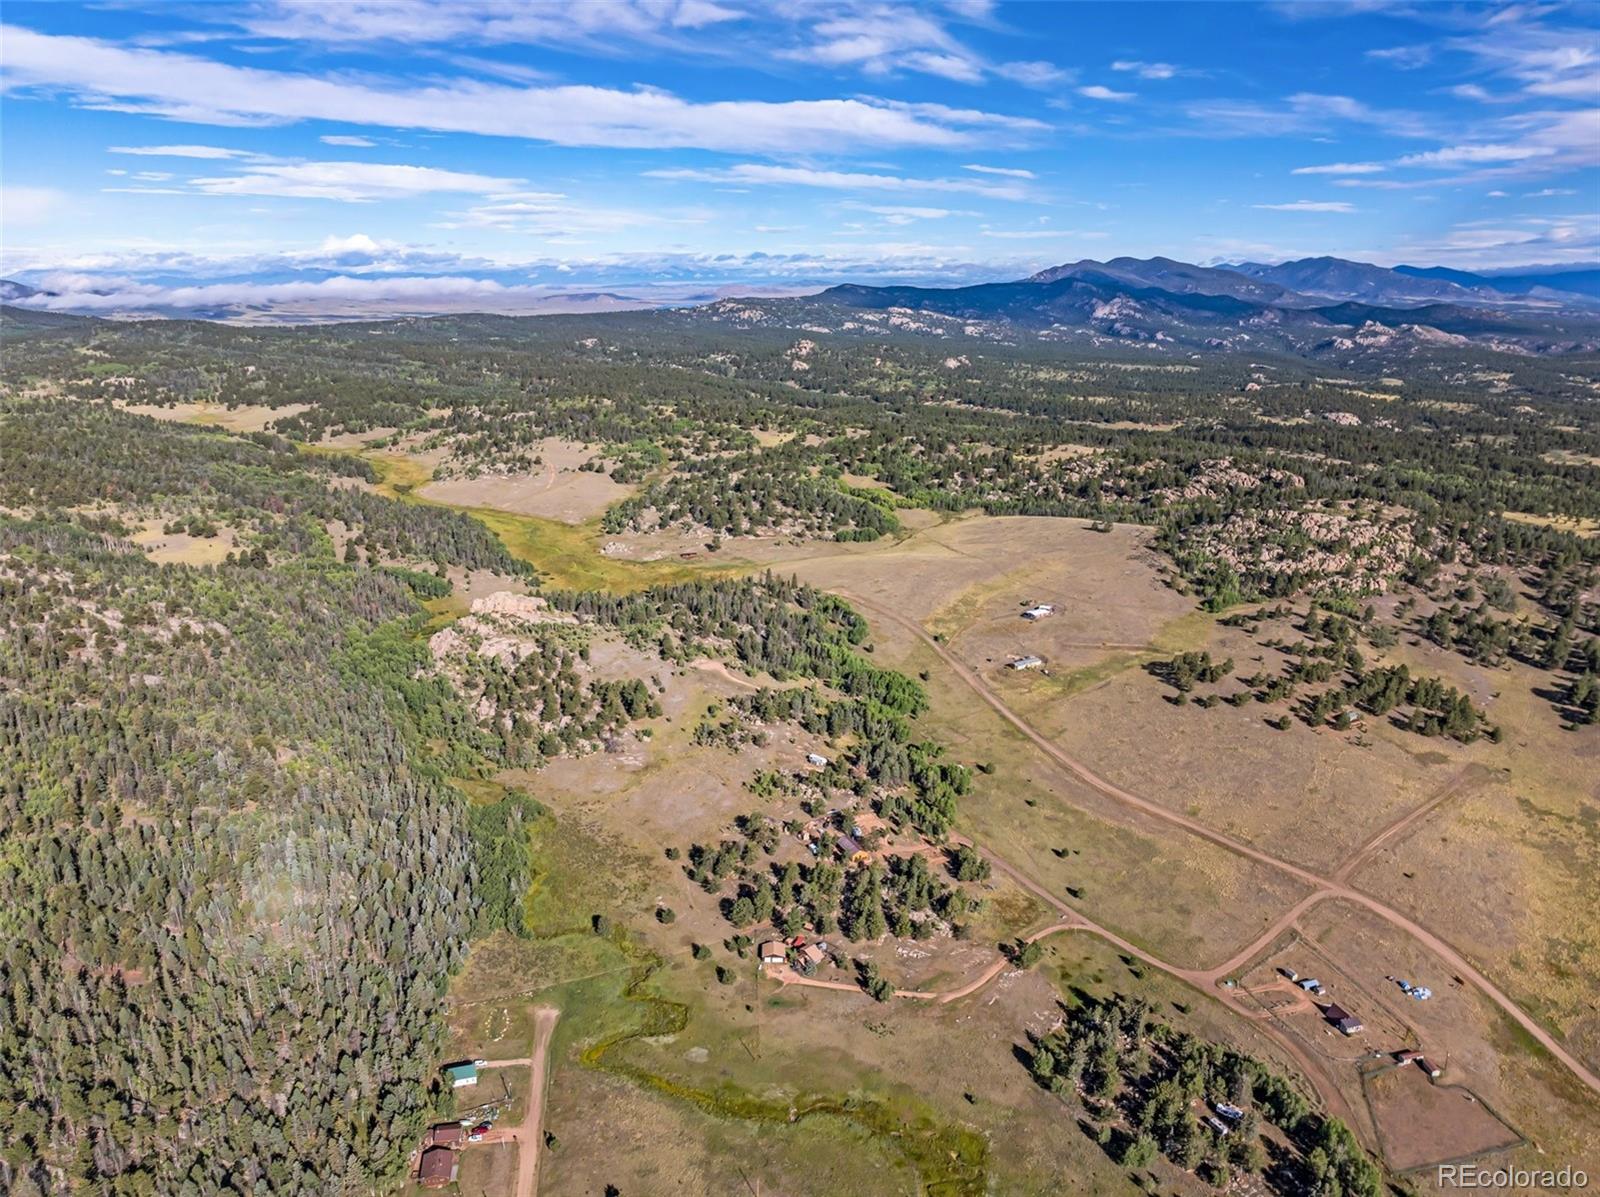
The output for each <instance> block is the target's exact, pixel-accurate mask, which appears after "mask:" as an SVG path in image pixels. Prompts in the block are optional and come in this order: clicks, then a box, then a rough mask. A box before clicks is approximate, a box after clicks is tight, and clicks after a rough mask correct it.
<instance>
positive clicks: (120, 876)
mask: <svg viewBox="0 0 1600 1197" xmlns="http://www.w3.org/2000/svg"><path fill="white" fill-rule="evenodd" d="M57 446H59V447H60V449H61V452H60V454H59V455H58V457H56V458H55V459H54V461H53V462H52V458H51V456H50V454H51V453H52V452H54V450H55V449H56V447H57ZM0 451H3V452H4V454H5V455H6V459H7V462H8V465H9V464H10V463H12V462H14V463H15V464H16V466H17V468H16V469H8V470H7V471H6V473H5V477H4V480H3V482H0V505H3V507H4V513H3V514H0V621H3V622H0V626H3V629H4V634H3V636H0V683H3V685H0V748H3V752H0V801H3V803H4V807H5V814H4V831H3V835H0V853H3V857H4V859H5V861H6V862H7V864H8V865H9V866H10V867H8V868H7V869H5V870H3V871H0V919H3V920H4V922H5V925H6V926H5V930H6V934H5V944H6V950H5V954H4V957H3V958H0V1108H3V1109H4V1110H5V1111H6V1117H5V1129H4V1131H3V1138H0V1142H3V1157H0V1158H3V1164H0V1174H3V1175H4V1177H5V1179H6V1181H7V1184H8V1187H9V1188H10V1190H11V1191H15V1192H21V1193H28V1192H36V1193H58V1192H66V1191H69V1190H73V1189H82V1190H83V1191H91V1192H100V1193H147V1194H169V1193H171V1194H211V1193H227V1192H237V1193H241V1194H242V1193H251V1194H256V1193H269V1192H270V1193H274V1194H276V1193H319V1194H321V1193H329V1192H347V1193H367V1192H370V1191H372V1190H373V1189H374V1188H386V1187H388V1186H389V1185H391V1184H392V1183H393V1182H394V1181H395V1180H396V1179H397V1178H398V1177H399V1176H400V1175H401V1174H402V1172H403V1168H404V1164H405V1161H406V1159H407V1157H408V1156H409V1154H410V1152H411V1151H412V1149H413V1148H414V1145H415V1143H416V1142H417V1139H418V1136H419V1134H420V1132H421V1130H422V1128H423V1127H424V1125H425V1124H426V1123H427V1122H428V1121H429V1120H430V1119H431V1118H433V1117H435V1116H436V1115H437V1112H438V1110H439V1109H440V1108H441V1101H442V1100H443V1098H442V1095H441V1088H440V1082H439V1080H438V1072H437V1068H438V1062H439V1057H440V1052H441V1051H442V1049H443V1039H442V1023H441V1018H440V1015H441V1012H442V1003H443V1000H444V997H445V990H446V985H447V983H448V980H449V977H450V975H451V974H452V973H453V971H454V970H455V969H456V968H457V967H458V966H459V965H460V963H461V962H462V960H463V957H464V953H465V951H466V948H467V944H468V942H469V941H470V939H472V938H473V937H475V936H478V935H481V934H485V933H487V932H489V931H491V930H493V929H495V928H497V927H506V928H508V929H510V930H512V931H513V932H519V933H520V932H521V931H522V929H523V928H522V895H523V893H524V892H525V890H526V888H527V884H528V861H527V854H526V845H525V835H526V832H525V828H526V826H527V825H528V822H529V820H530V818H531V817H532V816H533V815H534V814H535V813H536V810H537V808H536V807H535V806H534V805H533V804H532V802H531V801H530V800H528V799H526V798H523V797H521V796H519V795H516V794H508V796H507V797H505V798H503V799H500V800H497V801H494V802H491V803H483V804H469V803H468V802H467V800H466V799H465V797H464V796H463V795H462V793H461V792H460V791H459V790H458V789H457V788H456V787H455V786H453V785H452V784H451V782H450V780H449V779H450V778H452V777H482V776H485V775H487V774H488V773H490V772H492V771H493V770H495V769H497V768H499V767H502V766H505V765H515V764H537V763H538V762H539V761H541V760H542V759H544V758H547V757H549V756H552V755H556V754H559V753H562V752H566V751H571V750H574V749H582V748H583V747H584V745H585V744H586V743H587V742H589V741H592V740H593V739H595V738H604V737H606V736H610V735H613V734H616V733H618V732H620V731H622V730H623V729H624V728H625V727H626V726H627V725H628V724H629V723H631V722H632V721H633V720H635V719H638V718H642V717H649V716H651V715H654V714H657V713H659V707H658V706H657V704H656V702H655V699H654V697H653V695H652V693H651V691H650V689H649V688H648V686H647V685H646V684H645V683H644V681H643V680H642V679H638V678H633V679H627V680H621V681H600V680H594V679H586V678H585V677H583V676H581V674H580V671H581V669H582V665H583V658H586V656H587V647H586V646H587V637H588V636H589V635H590V634H592V633H593V632H603V633H606V634H610V635H614V636H621V637H624V638H626V639H627V640H629V641H630V642H632V643H634V644H635V645H637V646H639V647H640V648H643V649H647V650H648V651H649V652H650V653H651V654H652V655H654V656H655V657H657V658H658V659H663V660H666V661H671V662H683V661H688V660H691V659H694V658H695V657H699V656H711V657H714V658H719V659H724V660H727V661H728V662H729V663H730V664H733V665H735V666H736V667H740V668H743V669H745V670H747V671H750V672H752V673H765V674H767V675H770V676H772V677H776V678H780V679H782V678H804V679H810V680H812V681H813V682H814V683H818V684H820V685H822V686H824V687H826V688H827V690H828V691H829V692H830V693H834V694H837V695H839V696H840V697H839V698H838V699H837V700H836V701H837V703H840V704H846V706H848V707H851V708H859V709H872V710H878V711H882V712H883V715H882V719H883V720H884V721H885V722H884V726H885V727H889V728H899V729H901V730H898V731H896V732H895V734H894V735H893V736H892V737H891V742H892V744H903V741H904V739H905V734H906V733H905V732H904V730H903V726H902V724H901V722H900V721H901V720H902V719H903V718H904V716H906V715H914V714H915V713H916V712H917V711H919V710H920V709H921V708H922V705H923V703H924V698H923V696H922V692H921V689H920V687H918V686H917V684H916V683H915V682H912V681H910V680H909V679H906V678H904V677H902V676H901V675H899V674H896V673H893V672H892V671H888V670H883V669H880V668H878V667H876V666H874V665H872V664H871V663H870V661H868V659H867V658H866V657H865V656H864V655H863V654H862V651H861V648H862V645H863V642H864V641H865V638H866V634H867V626H866V623H865V621H864V620H862V619H861V617H860V616H859V615H857V614H856V613H855V612H853V611H852V610H850V608H849V607H848V606H846V605H845V604H843V603H842V602H840V601H839V600H837V599H835V598H833V597H831V596H829V595H826V594H824V593H822V592H820V591H817V590H815V589H813V588H810V587H806V586H801V585H799V584H796V583H794V582H792V581H786V580H784V579H781V578H777V577H773V576H770V575H768V576H762V577H753V578H747V579H739V580H731V581H720V582H705V583H696V584H691V585H684V586H676V587H658V588H655V589H653V590H648V591H643V592H640V593H638V594H635V595H630V596H627V597H617V596H612V595H608V594H600V593H594V592H582V593H580V592H561V591H552V592H549V593H548V594H547V595H545V596H544V597H543V598H542V599H540V600H539V601H541V602H544V603H546V604H548V606H549V607H550V608H551V609H552V610H553V611H555V612H557V613H559V614H560V615H561V616H563V617H564V618H569V619H572V620H575V621H576V623H575V624H574V625H563V626H561V627H556V628H554V629H551V631H552V634H551V635H550V636H549V637H548V638H547V639H545V640H544V641H543V642H542V643H540V644H539V645H537V646H536V647H535V648H534V649H533V650H531V651H530V652H528V653H527V654H526V655H524V656H521V657H520V658H519V659H517V660H516V661H515V662H498V661H494V660H488V659H480V658H471V660H470V665H469V666H467V667H463V668H462V669H461V671H460V672H459V673H457V674H456V675H455V676H454V677H452V674H451V672H450V670H448V669H441V668H439V667H438V662H436V661H435V659H434V656H433V654H432V653H430V651H429V643H428V640H427V639H425V635H426V633H427V632H428V630H429V627H430V624H429V614H428V612H426V611H425V610H423V608H422V607H421V605H420V604H419V596H421V597H429V598H437V597H440V596H441V595H444V594H446V593H448V592H449V590H450V583H449V582H448V581H447V580H445V578H444V577H442V576H441V575H442V572H443V570H444V568H445V567H447V566H448V567H450V568H452V569H461V568H468V567H470V568H497V567H498V568H500V569H502V570H503V574H504V578H505V581H506V583H507V584H512V583H516V582H524V583H525V582H526V581H527V579H526V577H525V576H522V575H526V574H527V573H528V571H527V570H526V569H525V567H523V566H521V565H520V564H519V563H517V562H514V561H513V560H512V559H511V558H509V557H508V556H507V555H506V554H505V550H504V549H503V548H502V547H501V545H500V543H499V542H498V541H497V540H496V539H495V538H494V537H493V536H492V535H491V534H490V533H488V532H487V531H486V530H485V529H484V528H483V526H482V525H480V524H478V523H477V522H476V521H474V520H471V519H470V518H469V517H466V516H463V515H460V514H457V513H454V512H450V511H448V510H445V509H440V508H434V507H429V506H424V505H416V504H409V503H403V502H400V501H397V500H393V499H389V498H386V497H384V496H382V495H379V494H376V493H367V492H364V491H356V490H351V489H350V488H349V487H348V486H347V485H345V484H344V483H345V480H346V479H349V478H356V479H362V478H364V477H365V476H366V470H367V467H366V466H365V464H364V463H362V462H359V461H357V460H355V459H350V458H343V457H339V456H337V455H320V454H318V455H309V456H308V455H306V454H304V453H303V452H301V451H299V450H297V449H294V448H292V447H291V446H290V445H289V444H288V442H286V441H284V440H283V439H282V438H281V437H278V436H276V435H275V434H270V433H263V434H256V435H252V436H244V437H239V436H230V435H227V434H224V433H221V432H216V431H211V430H205V429H194V428H190V427H187V426H184V425H181V424H174V423H171V422H164V421H158V420H153V419H150V418H148V417H145V416H140V415H134V414H130V413H126V412H122V411H119V410H117V409H116V408H114V407H111V406H109V405H104V404H99V403H94V402H92V401H91V402H88V403H85V402H83V401H73V400H62V399H57V398H45V397H39V398H32V399H24V400H10V401H7V402H6V404H5V405H4V406H3V407H0ZM152 514H154V515H155V516H156V517H158V518H159V519H160V520H163V521H166V522H167V523H168V524H169V525H171V526H181V527H184V528H199V529H200V530H199V531H197V532H196V535H198V536H201V537H204V536H206V535H208V534H214V531H215V529H214V528H213V527H212V525H213V523H216V524H220V525H223V526H225V527H226V528H228V529H229V530H230V532H231V533H232V535H233V536H234V537H235V541H234V543H235V544H236V545H237V548H236V549H235V550H234V551H230V552H229V553H228V554H227V555H226V557H225V559H224V560H222V561H221V562H220V563H217V564H211V565H160V564H156V563H154V562H152V561H151V560H150V558H149V557H148V556H147V555H146V553H145V551H143V550H142V549H141V548H140V547H139V546H138V545H136V544H135V543H133V542H132V541H131V540H130V539H129V535H130V528H131V527H132V525H134V524H136V523H137V522H138V521H139V520H140V519H142V518H145V517H148V516H150V515H152ZM338 525H344V526H346V527H347V528H348V529H349V532H350V535H351V537H352V539H351V540H350V542H349V543H350V544H352V545H353V544H355V543H358V542H359V543H360V545H361V546H362V551H361V553H360V554H351V553H349V552H346V553H344V554H341V553H338V552H336V551H335V548H334V545H333V543H332V540H331V538H330V536H329V529H330V528H332V527H335V526H338ZM208 530H209V531H208ZM458 664H459V663H458ZM469 703H470V704H473V705H469ZM485 704H487V705H485ZM475 706H476V708H478V709H475ZM840 709H844V707H841V708H840ZM768 714H769V715H771V716H772V717H775V718H776V717H783V716H784V715H787V716H788V717H792V718H797V719H798V718H801V717H802V716H803V712H801V711H799V710H795V711H789V712H779V711H777V710H773V711H771V712H768ZM894 751H898V752H899V753H900V754H901V756H902V757H903V756H904V753H905V749H904V747H900V748H898V749H893V750H892V751H891V754H890V755H891V758H893V753H894ZM917 751H919V752H923V753H926V752H927V751H931V749H926V748H924V749H919V750H917ZM873 752H874V753H875V752H876V750H873ZM918 759H921V758H920V757H919V758H918ZM871 767H872V769H873V771H874V774H875V775H876V776H877V777H878V778H879V779H880V780H881V781H882V782H883V783H884V784H886V785H891V786H895V787H898V786H902V785H904V784H905V783H906V782H907V781H911V780H915V779H917V778H920V777H921V776H922V775H921V773H918V772H916V770H914V769H913V770H912V771H911V772H910V773H907V772H906V770H907V769H908V768H909V765H908V762H907V761H905V760H903V759H902V760H901V761H900V764H899V765H898V766H897V765H895V764H894V763H893V760H892V759H890V760H889V761H888V762H887V763H886V762H885V761H883V760H880V759H878V757H877V756H876V755H874V756H872V758H871ZM930 767H931V768H933V769H934V773H935V774H939V776H944V774H943V773H940V768H943V769H944V770H945V771H946V772H948V770H951V769H958V768H959V767H957V766H944V767H935V766H930ZM919 768H920V766H919ZM896 770H898V771H899V772H896ZM930 776H932V774H930ZM921 784H922V783H921V782H919V786H920V785H921ZM927 784H928V785H931V784H932V783H931V782H928V783H927ZM953 797H954V795H953V793H945V792H944V791H940V802H941V804H942V805H941V806H940V807H939V810H940V818H941V819H942V820H945V821H947V820H948V813H949V803H951V802H953Z"/></svg>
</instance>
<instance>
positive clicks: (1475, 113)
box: [0, 0, 1600, 297]
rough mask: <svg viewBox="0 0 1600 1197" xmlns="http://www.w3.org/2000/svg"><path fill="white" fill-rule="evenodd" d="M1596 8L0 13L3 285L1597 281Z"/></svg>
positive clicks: (680, 6) (296, 7)
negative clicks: (1473, 270) (1318, 278)
mask: <svg viewBox="0 0 1600 1197" xmlns="http://www.w3.org/2000/svg"><path fill="white" fill-rule="evenodd" d="M1596 13H1597V9H1596V8H1595V7H1594V6H1588V7H1584V6H1562V5H1543V4H1540V5H1520V6H1503V7H1495V6H1486V5H1463V6H1459V7H1458V6H1450V5H1443V4H1433V3H1430V4H1399V3H1395V4H1391V3H1379V2H1356V3H1317V4H1308V3H1285V4H1275V5H1245V4H1221V3H1189V4H1156V3H1142V4H1141V3H1124V4H1108V5H1097V4H1059V5H1057V4H1046V3H1021V4H1009V3H989V2H987V0H948V2H946V3H931V2H925V3H919V4H896V3H867V2H863V3H851V2H844V0H834V2H831V3H809V2H805V0H768V2H767V3H761V4H755V3H744V2H743V0H591V2H589V3H565V2H550V3H544V4H529V3H510V2H506V3H483V4H462V3H444V2H439V0H394V2H390V3H379V2H375V0H373V2H369V0H348V2H345V3H316V4H300V3H289V2H280V0H261V2H259V3H249V4H238V5H233V4H223V3H193V4H166V5H162V6H160V7H141V6H138V5H131V4H122V3H111V4H96V5H72V4H64V3H29V2H27V0H8V3H7V4H6V6H5V12H4V20H5V22H6V24H5V29H4V35H3V36H4V40H3V42H0V64H3V68H4V87H5V95H4V101H3V103H4V112H3V115H4V136H5V140H4V153H3V160H0V187H3V197H4V205H3V215H4V236H3V246H0V271H3V272H4V273H6V274H7V275H9V276H11V277H23V278H27V279H31V280H35V281H38V280H46V281H51V282H53V283H54V284H55V285H56V286H58V287H64V288H67V289H72V288H73V287H74V285H79V286H86V285H87V283H86V281H85V280H88V279H91V278H94V279H100V280H101V289H106V287H107V286H108V284H106V283H105V281H104V280H106V279H115V280H118V282H117V283H116V284H115V285H118V286H126V287H130V288H132V287H146V288H150V289H152V291H154V290H159V289H163V288H165V289H171V288H180V287H203V286H211V287H232V288H233V291H234V292H238V293H240V294H246V292H244V291H241V290H240V289H241V288H243V287H246V286H256V287H261V286H272V285H277V286H280V287H282V286H286V285H308V284H314V283H320V282H321V281H322V280H325V279H327V278H329V277H330V276H335V275H337V276H341V277H345V278H349V279H357V280H363V281H364V282H366V283H367V284H378V283H380V282H381V285H382V286H387V287H389V288H390V289H391V290H392V289H394V288H396V287H398V286H400V285H401V282H402V281H404V280H410V279H414V278H417V277H420V276H428V277H431V278H434V279H435V280H438V279H440V278H450V279H453V280H455V281H454V282H453V283H452V284H451V285H453V286H456V287H459V288H460V289H461V290H462V292H463V294H467V293H469V292H470V291H471V288H472V286H473V285H474V284H475V283H476V284H480V285H483V286H508V285H510V286H514V285H517V284H519V283H531V284H533V285H539V286H545V285H555V284H560V283H563V282H570V283H574V284H577V283H586V282H591V281H594V282H601V283H605V284H607V285H610V284H612V283H617V284H621V283H626V282H639V281H674V280H692V281H705V280H709V281H715V282H740V281H744V282H749V283H763V282H765V283H782V282H789V281H794V280H809V279H834V278H843V277H853V278H864V279H873V278H905V279H915V280H917V281H937V280H939V279H947V280H949V281H964V280H967V279H971V278H980V277H1007V276H1010V275H1014V274H1016V273H1018V272H1019V271H1022V270H1031V269H1033V268H1036V267H1038V266H1042V265H1045V264H1049V263H1055V262H1061V261H1072V260H1076V259H1078V258H1083V257H1097V258H1104V257H1111V256H1115V255H1118V254H1134V255H1138V256H1145V255H1149V254H1152V253H1164V254H1168V255H1170V256H1173V257H1179V258H1185V259H1189V260H1194V261H1206V262H1211V261H1226V260H1234V259H1239V258H1252V259H1280V258H1285V257H1298V256H1305V255H1312V254H1322V253H1332V254H1337V255H1341V256H1348V257H1355V258H1361V259H1365V260H1369V261H1377V262H1382V263H1385V264H1390V263H1395V262H1401V261H1408V262H1420V263H1445V264H1450V265H1458V266H1467V267H1471V266H1497V265H1506V264H1512V263H1525V262H1540V263H1550V262H1572V261H1583V260H1591V259H1594V258H1596V257H1600V248H1597V246H1600V19H1597V16H1596ZM352 285H353V284H352ZM435 285H436V286H437V285H439V284H438V283H437V281H436V283H435ZM230 293H231V292H230ZM215 294H216V295H218V296H219V297H220V296H221V295H222V294H223V292H222V291H217V292H216V293H215Z"/></svg>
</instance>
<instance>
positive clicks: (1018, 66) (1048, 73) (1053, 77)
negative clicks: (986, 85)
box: [994, 62, 1072, 88]
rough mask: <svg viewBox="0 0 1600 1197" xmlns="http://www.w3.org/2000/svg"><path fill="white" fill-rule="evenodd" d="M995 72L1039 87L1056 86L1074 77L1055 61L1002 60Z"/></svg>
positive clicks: (1026, 85) (1014, 80) (1029, 85)
mask: <svg viewBox="0 0 1600 1197" xmlns="http://www.w3.org/2000/svg"><path fill="white" fill-rule="evenodd" d="M994 73H995V74H997V75H999V76H1000V77H1001V78H1003V79H1009V80H1011V82H1013V83H1020V84H1022V85H1023V86H1024V87H1039V88H1045V87H1055V86H1057V85H1059V84H1062V83H1065V82H1067V81H1068V80H1069V79H1071V78H1072V72H1071V71H1064V70H1062V69H1061V68H1060V67H1058V66H1056V64H1055V63H1053V62H1002V63H1001V64H1000V65H999V66H997V67H995V68H994Z"/></svg>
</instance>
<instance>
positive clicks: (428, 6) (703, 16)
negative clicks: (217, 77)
mask: <svg viewBox="0 0 1600 1197" xmlns="http://www.w3.org/2000/svg"><path fill="white" fill-rule="evenodd" d="M743 15H744V14H743V13H741V12H739V11H737V10H736V9H734V8H730V7H727V6H724V5H721V4H716V3H713V2H712V0H604V2H603V3H602V2H594V0H539V3H536V4H530V3H526V2H525V0H475V2H474V3H471V4H463V3H460V2H459V0H338V2H337V3H331V4H306V3H299V2H297V0H259V2H258V3H255V4H252V5H250V6H247V7H245V8H244V9H242V11H237V12H229V13H227V14H226V15H224V16H223V17H222V18H221V19H222V20H225V21H227V22H229V23H230V24H235V25H237V26H238V27H240V28H243V29H244V30H245V31H246V32H248V33H250V34H252V35H254V36H256V37H263V38H272V39H277V40H284V41H293V42H323V43H328V44H334V45H344V44H376V43H383V42H403V43H408V44H434V43H445V44H451V45H454V44H458V43H461V42H475V43H479V44H483V45H535V44H567V45H579V46H584V47H589V48H614V43H615V40H616V39H618V38H628V39H631V40H638V41H645V42H650V41H659V40H664V39H666V38H668V37H669V36H670V35H671V34H672V33H673V31H676V30H695V29H702V28H705V27H707V26H710V25H715V24H719V23H721V22H724V21H735V20H739V19H740V18H742V17H743Z"/></svg>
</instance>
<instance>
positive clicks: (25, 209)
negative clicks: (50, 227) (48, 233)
mask: <svg viewBox="0 0 1600 1197" xmlns="http://www.w3.org/2000/svg"><path fill="white" fill-rule="evenodd" d="M66 198H67V197H66V196H65V195H63V194H62V193H61V192H59V191H57V190H56V189H55V188H53V187H19V186H16V185H14V184H10V183H8V184H5V185H4V186H0V226H6V225H19V224H38V223H39V222H41V221H43V220H47V219H49V218H50V217H51V216H53V215H55V213H56V212H57V211H59V210H60V208H61V206H62V205H63V204H64V203H65V202H66Z"/></svg>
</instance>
